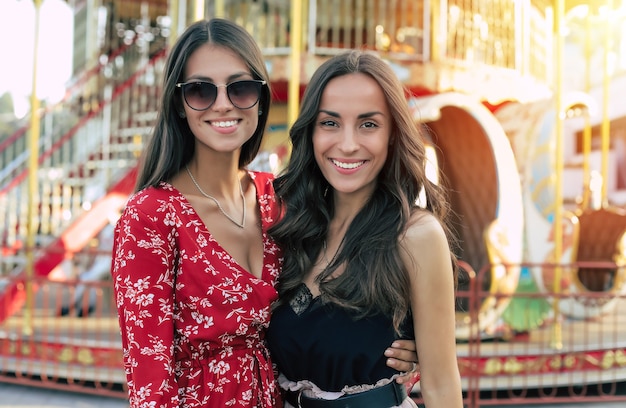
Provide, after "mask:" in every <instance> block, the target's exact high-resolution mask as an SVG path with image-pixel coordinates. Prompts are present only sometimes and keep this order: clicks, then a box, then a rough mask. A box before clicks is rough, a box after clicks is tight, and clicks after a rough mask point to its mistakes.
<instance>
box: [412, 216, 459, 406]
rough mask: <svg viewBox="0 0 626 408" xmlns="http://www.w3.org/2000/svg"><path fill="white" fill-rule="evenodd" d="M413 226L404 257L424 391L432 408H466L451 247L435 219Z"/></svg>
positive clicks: (417, 221)
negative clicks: (457, 341)
mask: <svg viewBox="0 0 626 408" xmlns="http://www.w3.org/2000/svg"><path fill="white" fill-rule="evenodd" d="M411 221H412V224H411V226H410V227H409V228H408V230H407V233H406V234H405V236H404V237H403V238H402V240H401V242H400V248H401V251H400V254H401V257H402V260H403V262H404V264H405V266H406V267H407V270H408V272H409V278H410V281H411V310H412V313H413V324H414V328H415V343H416V348H417V354H418V355H419V356H420V358H419V360H420V361H419V362H420V375H421V379H420V391H421V394H422V397H423V398H424V403H425V405H426V406H427V407H428V408H462V407H463V396H462V390H461V378H460V374H459V367H458V362H457V354H456V335H455V319H456V314H455V309H454V296H455V290H454V277H453V270H452V262H451V259H450V247H449V244H448V241H447V238H446V236H445V233H444V230H443V228H442V226H441V224H440V223H439V221H438V220H437V219H436V218H435V217H434V216H432V215H431V214H430V213H423V212H422V213H416V214H414V215H413V217H412V220H411Z"/></svg>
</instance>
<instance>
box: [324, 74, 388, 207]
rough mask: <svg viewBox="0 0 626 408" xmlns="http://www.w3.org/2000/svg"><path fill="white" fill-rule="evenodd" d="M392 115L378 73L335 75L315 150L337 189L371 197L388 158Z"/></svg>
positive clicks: (327, 95) (329, 90) (325, 98)
mask: <svg viewBox="0 0 626 408" xmlns="http://www.w3.org/2000/svg"><path fill="white" fill-rule="evenodd" d="M391 128H392V118H391V113H390V111H389V108H388V106H387V100H386V98H385V95H384V93H383V91H382V89H381V87H380V85H378V82H376V81H375V80H374V79H373V78H372V77H370V76H369V75H366V74H361V73H354V74H348V75H342V76H339V77H336V78H333V79H332V80H330V81H329V82H328V84H327V86H326V88H325V89H324V91H323V93H322V98H321V101H320V106H319V113H318V115H317V119H316V122H315V128H314V130H313V151H314V154H315V160H316V162H317V165H318V166H319V168H320V170H321V171H322V174H323V175H324V177H325V178H326V180H327V181H328V182H329V184H330V185H331V186H332V187H333V188H334V190H335V191H336V192H337V193H344V194H357V195H359V196H362V197H363V198H365V199H366V198H367V197H369V196H370V195H371V194H372V193H373V191H374V189H375V187H376V180H377V178H378V174H379V173H380V171H381V169H382V167H383V165H384V164H385V161H386V159H387V154H388V149H389V139H390V136H391Z"/></svg>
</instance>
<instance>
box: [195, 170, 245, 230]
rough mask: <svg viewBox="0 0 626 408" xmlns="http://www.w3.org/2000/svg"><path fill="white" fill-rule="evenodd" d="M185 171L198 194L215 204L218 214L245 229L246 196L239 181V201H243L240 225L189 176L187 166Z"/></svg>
mask: <svg viewBox="0 0 626 408" xmlns="http://www.w3.org/2000/svg"><path fill="white" fill-rule="evenodd" d="M185 169H187V174H189V177H190V178H191V181H193V184H195V186H196V188H197V189H198V191H199V192H200V194H202V195H203V196H205V197H206V198H210V199H211V200H213V201H215V204H217V208H218V209H219V210H220V212H221V213H222V214H224V216H225V217H226V218H228V219H229V220H230V221H231V222H232V223H233V224H235V225H236V226H238V227H239V228H243V227H245V225H246V196H245V195H244V194H243V187H242V186H241V179H239V192H240V193H241V199H242V200H243V216H242V217H241V223H238V222H237V221H235V220H234V219H233V218H232V217H231V216H230V215H228V214H227V213H226V211H224V209H223V208H222V206H221V205H220V202H219V201H217V199H216V198H215V197H213V196H211V195H209V194H207V193H205V192H204V190H202V188H201V187H200V184H198V182H197V181H196V179H195V178H194V177H193V174H191V170H189V166H187V165H185Z"/></svg>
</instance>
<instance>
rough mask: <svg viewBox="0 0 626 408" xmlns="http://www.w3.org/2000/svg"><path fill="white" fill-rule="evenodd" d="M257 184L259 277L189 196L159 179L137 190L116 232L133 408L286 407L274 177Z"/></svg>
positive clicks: (115, 266) (116, 272)
mask: <svg viewBox="0 0 626 408" xmlns="http://www.w3.org/2000/svg"><path fill="white" fill-rule="evenodd" d="M249 174H250V176H251V177H252V179H253V180H254V182H255V185H256V190H257V200H258V203H259V208H260V214H261V220H262V227H263V246H264V261H263V262H264V268H263V275H262V278H261V279H257V278H255V277H254V276H253V275H252V274H250V273H248V272H247V271H246V270H244V269H243V268H242V267H241V266H240V265H238V264H237V263H236V262H235V261H234V260H233V259H232V257H231V256H230V255H229V254H228V253H227V252H226V251H225V250H224V249H223V248H222V247H221V246H220V245H219V243H217V241H215V240H214V239H213V237H212V236H211V234H210V232H209V231H207V230H206V227H205V225H204V223H203V222H202V221H201V219H200V218H199V216H198V215H197V214H196V212H195V211H194V209H193V208H192V207H191V205H190V204H189V202H188V201H187V199H186V198H185V197H184V196H183V195H182V194H181V193H180V192H179V191H178V190H176V189H175V188H174V187H172V186H171V185H169V184H167V183H161V185H160V186H159V187H158V188H148V189H145V190H143V191H140V192H138V193H137V194H135V195H134V196H133V197H131V199H130V200H129V202H128V203H127V206H126V208H125V210H124V213H123V214H122V216H121V217H120V219H119V221H118V223H117V225H116V229H115V242H114V247H113V263H112V275H113V280H114V290H115V298H116V305H117V309H118V315H119V322H120V328H121V333H122V345H123V353H124V367H125V371H126V378H127V384H128V388H129V401H130V406H131V407H132V408H143V407H151V408H166V407H168V408H169V407H185V408H194V407H220V408H221V407H263V408H270V407H272V408H273V407H278V406H280V398H279V396H278V392H279V391H278V387H277V385H276V381H275V372H274V371H273V368H272V363H271V360H270V358H269V352H268V350H267V348H266V346H265V340H264V336H265V330H266V328H267V326H268V324H269V319H270V305H271V303H272V302H273V301H274V300H276V298H277V297H278V295H277V293H276V290H275V289H274V285H275V283H276V278H277V277H278V272H279V270H280V266H281V258H280V251H279V249H278V247H277V246H276V245H275V244H274V242H273V241H272V240H271V239H270V238H269V236H268V235H267V233H266V231H267V228H268V227H269V226H270V225H271V224H272V223H273V222H274V221H275V217H276V215H277V214H276V205H275V199H274V190H273V188H272V183H271V182H272V178H273V177H272V175H271V174H269V173H259V172H249Z"/></svg>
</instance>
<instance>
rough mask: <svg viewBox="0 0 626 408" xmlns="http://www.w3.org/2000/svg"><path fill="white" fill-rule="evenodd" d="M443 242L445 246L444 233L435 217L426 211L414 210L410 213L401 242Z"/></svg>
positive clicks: (431, 243)
mask: <svg viewBox="0 0 626 408" xmlns="http://www.w3.org/2000/svg"><path fill="white" fill-rule="evenodd" d="M433 241H437V242H440V243H441V242H443V243H445V244H446V246H447V238H446V233H445V231H444V229H443V226H442V225H441V222H440V221H439V219H437V217H435V216H434V215H433V214H431V213H430V212H428V211H416V212H415V213H413V215H411V218H410V219H409V223H408V226H407V230H406V233H405V234H404V235H403V236H402V238H401V242H402V243H403V244H408V245H409V246H412V245H417V244H428V245H433V244H435V243H436V242H433Z"/></svg>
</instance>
